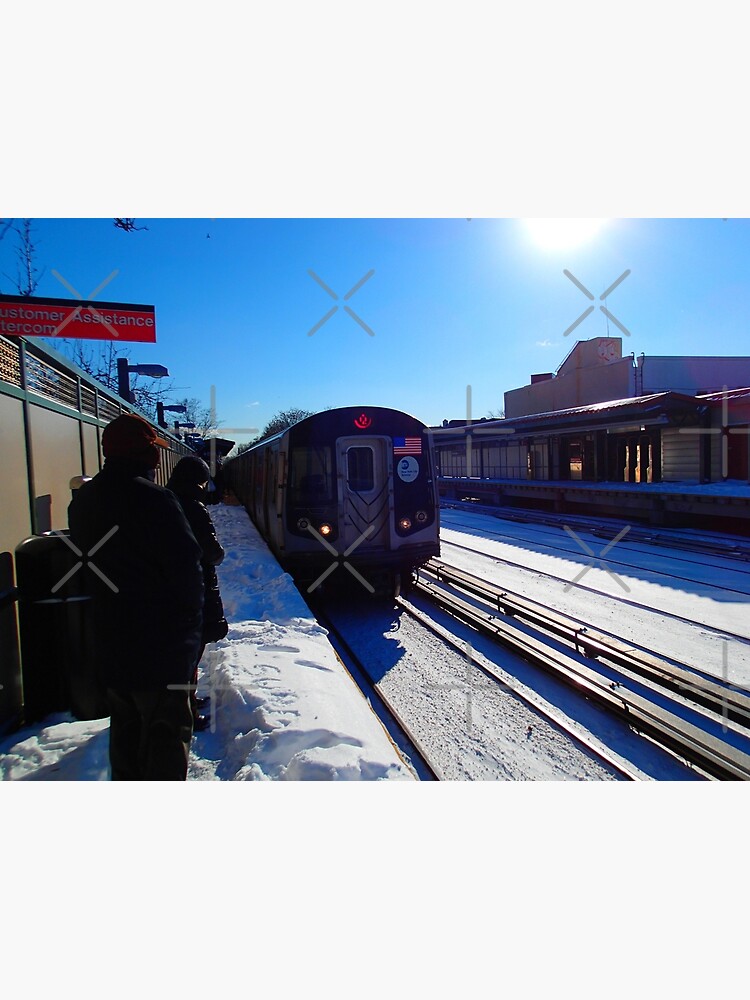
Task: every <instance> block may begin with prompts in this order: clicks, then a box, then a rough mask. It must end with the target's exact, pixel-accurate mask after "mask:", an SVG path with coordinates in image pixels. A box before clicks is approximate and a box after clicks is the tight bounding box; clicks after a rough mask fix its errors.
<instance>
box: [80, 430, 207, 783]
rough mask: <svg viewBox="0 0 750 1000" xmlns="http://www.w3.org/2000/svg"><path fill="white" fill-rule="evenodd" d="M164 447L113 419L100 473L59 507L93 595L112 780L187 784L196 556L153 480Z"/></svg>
mask: <svg viewBox="0 0 750 1000" xmlns="http://www.w3.org/2000/svg"><path fill="white" fill-rule="evenodd" d="M165 447H168V444H167V442H166V441H164V440H163V439H162V438H160V437H159V436H158V435H157V432H156V430H155V428H154V427H152V426H151V424H149V423H148V421H146V420H144V419H143V418H141V417H138V416H136V415H135V414H123V415H122V416H119V417H117V418H116V419H115V420H113V421H112V422H111V423H109V424H108V425H107V426H106V427H105V428H104V432H103V434H102V450H103V452H104V457H105V462H104V467H103V469H102V471H101V472H100V473H99V474H98V475H96V476H94V478H93V479H92V480H90V481H89V482H87V483H84V484H83V485H82V486H81V487H80V489H78V490H77V491H76V492H75V494H74V497H73V500H72V501H71V503H70V506H69V507H68V523H69V525H70V539H71V541H72V542H73V543H74V544H75V545H77V546H78V548H79V549H80V550H81V552H82V553H84V560H85V562H86V564H87V565H86V572H87V578H88V580H89V582H90V592H91V594H92V596H93V611H92V613H93V617H94V635H95V641H96V654H97V659H98V661H99V665H100V670H101V672H102V675H103V677H104V679H105V682H106V686H107V700H108V703H109V709H110V743H109V758H110V765H111V770H112V779H113V780H115V781H118V780H176V781H184V780H185V779H186V777H187V764H188V754H189V751H190V742H191V739H192V733H193V726H192V722H193V719H192V712H191V709H190V700H189V685H190V680H191V676H192V671H193V667H194V664H195V658H196V656H197V655H198V651H199V649H200V648H201V642H202V624H203V620H202V609H203V570H202V567H201V555H202V553H201V548H200V545H199V544H198V542H197V541H196V539H195V536H194V535H193V532H192V531H191V529H190V525H189V524H188V521H187V518H186V517H185V515H184V513H183V511H182V508H181V507H180V504H179V503H178V501H177V499H176V498H175V497H174V495H173V494H172V493H171V492H170V491H169V490H167V489H165V488H164V487H162V486H158V485H157V484H156V483H155V482H154V481H153V480H154V478H155V471H154V470H155V469H156V467H157V465H158V464H159V457H160V449H161V448H165Z"/></svg>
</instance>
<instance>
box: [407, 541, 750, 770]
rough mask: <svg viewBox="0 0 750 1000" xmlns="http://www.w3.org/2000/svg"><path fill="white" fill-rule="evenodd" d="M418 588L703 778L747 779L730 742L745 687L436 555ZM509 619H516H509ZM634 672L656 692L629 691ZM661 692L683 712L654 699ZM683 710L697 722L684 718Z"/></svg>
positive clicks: (749, 715) (744, 756)
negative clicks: (557, 644)
mask: <svg viewBox="0 0 750 1000" xmlns="http://www.w3.org/2000/svg"><path fill="white" fill-rule="evenodd" d="M417 589H418V591H419V592H420V593H422V594H424V595H426V596H428V597H429V598H430V599H431V600H432V601H434V602H435V603H437V604H438V605H439V606H441V607H442V608H444V609H445V610H446V611H448V612H449V613H450V614H451V615H453V616H455V617H456V618H458V619H460V620H462V621H464V622H466V623H467V624H469V625H471V626H472V627H473V628H476V629H478V630H479V631H481V632H482V633H484V634H486V635H489V636H491V637H492V638H493V639H495V640H496V641H498V642H500V643H502V644H503V645H504V646H506V647H509V648H511V649H512V650H513V652H514V653H516V654H517V655H520V656H522V657H523V658H524V659H526V660H527V661H530V662H532V663H534V664H536V665H537V666H539V667H542V668H543V669H545V670H546V671H548V672H549V673H551V674H553V675H554V676H556V677H557V678H558V679H560V680H562V681H564V682H565V683H567V684H569V685H572V686H573V687H575V688H576V689H577V690H579V691H580V692H581V693H582V694H583V695H584V696H585V697H586V698H588V699H589V700H591V701H593V702H596V703H597V704H599V705H601V706H603V707H604V708H606V709H607V710H609V711H610V712H612V713H614V714H615V715H617V716H619V717H620V718H622V719H623V720H625V721H626V722H627V724H628V725H629V726H630V727H631V728H632V729H634V730H636V731H638V732H640V733H642V734H643V735H645V736H648V737H649V738H650V739H652V740H653V741H654V742H656V743H658V744H660V745H662V746H663V747H665V748H666V749H668V750H670V751H671V752H672V753H674V754H676V755H677V756H679V757H680V758H682V759H683V760H686V761H688V762H689V763H690V764H691V765H693V766H694V767H695V768H697V769H699V770H700V771H701V772H702V773H703V774H705V775H706V776H707V777H711V778H715V779H719V780H743V781H744V780H750V754H749V753H746V752H745V751H744V750H743V749H740V748H739V747H738V746H736V745H733V742H732V741H734V743H735V744H736V743H745V742H747V736H748V727H749V726H750V698H748V695H747V693H746V692H744V691H738V690H735V689H733V688H732V687H731V686H729V685H724V684H721V683H719V682H718V681H715V680H711V679H708V678H704V677H701V676H700V675H698V674H696V673H694V672H693V671H690V670H689V669H688V668H686V667H680V666H676V665H674V664H672V663H670V662H668V661H665V660H660V659H659V658H658V657H655V656H652V655H650V654H647V653H645V652H643V651H640V650H637V649H634V648H633V647H632V646H627V645H626V644H625V643H622V642H620V641H619V640H617V639H614V638H613V637H611V636H607V635H605V634H603V633H599V632H595V631H594V630H592V629H590V628H589V627H588V626H586V625H582V624H581V623H580V622H575V621H573V620H571V619H567V618H565V617H563V616H562V615H558V614H556V613H554V612H551V611H549V609H548V608H546V607H544V606H542V605H539V604H535V603H534V602H532V601H529V600H527V599H525V598H523V597H522V596H521V595H519V594H513V593H511V592H509V591H507V590H505V589H502V588H499V587H496V586H493V585H491V584H489V583H487V582H486V581H484V580H482V579H481V578H479V577H476V576H473V575H472V574H469V573H466V572H465V571H463V570H460V569H458V568H455V567H452V566H449V565H447V564H446V563H444V562H442V561H441V560H431V561H430V562H429V563H427V564H426V566H424V567H423V568H422V570H421V571H420V576H419V580H418V582H417ZM515 619H518V620H519V621H522V622H523V626H521V625H518V624H515ZM530 629H531V630H533V631H530ZM550 638H552V639H553V640H558V641H560V640H562V642H564V643H567V644H569V645H570V646H572V649H573V652H572V654H568V653H565V652H562V651H560V650H559V649H555V648H554V647H553V646H551V645H550ZM594 658H596V659H594ZM597 659H598V660H601V661H602V662H606V663H608V664H610V665H611V667H612V668H615V669H617V670H618V671H620V672H621V674H622V681H613V680H612V677H611V674H610V675H608V674H607V673H605V672H604V671H603V670H601V669H597V668H596V660H597ZM634 678H636V679H637V680H638V681H639V682H642V683H643V684H645V685H646V687H647V688H651V689H652V690H654V691H657V692H660V695H659V696H655V697H654V698H653V700H652V698H651V697H646V696H644V695H643V694H640V693H639V692H638V691H634V690H632V688H633V686H641V683H638V684H636V685H633V683H632V681H633V679H634ZM665 698H666V699H671V700H672V701H673V702H674V708H675V709H678V708H679V709H680V710H681V711H682V713H683V714H682V715H681V714H678V711H672V710H671V709H670V708H666V707H664V706H663V705H660V704H658V702H659V700H662V701H663V700H664V699H665ZM678 702H682V703H683V704H681V705H678ZM686 705H687V706H689V707H688V708H687V711H686V708H685V706H686ZM685 714H689V715H692V716H694V717H695V720H696V721H694V722H691V721H690V720H689V719H686V718H684V717H683V716H684V715H685ZM704 726H705V728H704ZM718 728H721V730H722V732H723V733H728V732H731V734H732V736H731V737H730V738H729V739H722V738H721V737H720V736H717V735H715V733H712V732H711V731H710V730H711V729H714V730H716V729H718ZM748 746H750V744H748Z"/></svg>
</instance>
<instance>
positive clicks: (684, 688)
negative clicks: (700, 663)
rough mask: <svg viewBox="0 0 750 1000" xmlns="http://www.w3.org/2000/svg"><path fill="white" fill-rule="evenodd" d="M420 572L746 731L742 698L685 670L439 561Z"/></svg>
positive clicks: (746, 698) (749, 704) (749, 708)
mask: <svg viewBox="0 0 750 1000" xmlns="http://www.w3.org/2000/svg"><path fill="white" fill-rule="evenodd" d="M423 570H424V571H426V572H428V573H430V574H431V575H432V576H434V577H435V579H438V580H442V581H443V582H445V583H447V584H449V585H451V586H455V587H459V588H460V589H461V590H464V591H466V592H467V593H470V594H473V595H475V596H476V597H479V598H480V599H482V600H484V601H486V602H487V603H488V604H490V605H491V606H492V607H493V608H494V609H496V610H498V611H500V612H501V613H503V614H506V615H508V616H510V617H513V618H519V619H521V620H523V621H526V622H528V623H529V624H530V625H531V626H532V627H534V628H537V629H540V630H542V631H545V632H549V633H550V634H552V635H555V636H557V637H558V638H561V639H563V640H565V641H567V642H569V643H570V644H571V645H572V646H573V647H574V648H575V649H576V651H577V652H579V653H581V654H582V655H583V656H586V657H589V658H592V659H602V660H606V661H608V662H611V663H614V664H615V665H616V666H618V667H620V668H622V669H625V670H629V671H631V672H632V673H634V674H637V675H638V676H640V677H643V678H644V679H646V680H648V681H650V682H651V683H654V684H657V685H659V686H660V687H662V688H666V689H667V690H669V691H672V692H674V693H676V694H679V695H681V696H682V697H685V698H688V699H690V700H691V701H693V702H695V703H696V704H698V705H700V706H701V707H702V708H706V709H708V710H709V711H713V712H716V714H717V715H721V716H722V718H723V719H725V720H731V721H733V722H736V723H738V724H739V725H741V726H744V727H745V728H750V693H748V692H745V691H743V690H740V689H737V688H735V687H732V686H731V685H727V684H721V683H720V682H719V681H716V680H711V679H709V678H705V677H700V676H699V675H698V674H696V673H695V671H693V670H691V669H690V668H689V667H688V666H686V665H685V664H679V665H675V664H673V663H670V662H669V661H668V660H665V659H663V658H661V657H658V656H655V655H653V654H652V653H646V652H644V651H642V650H637V649H634V648H633V646H632V645H629V644H628V643H625V642H623V641H622V640H620V639H616V638H615V637H614V636H609V635H607V634H605V633H603V632H598V631H596V630H595V629H593V628H591V627H590V626H589V625H586V624H582V623H581V622H578V621H576V620H574V619H572V618H568V617H566V616H564V615H560V614H557V613H556V612H554V611H550V610H549V609H548V608H547V607H545V606H544V605H542V604H539V603H537V602H536V601H532V600H529V599H528V598H526V597H522V596H521V595H520V594H517V593H514V592H513V591H509V590H506V589H505V588H501V587H496V586H493V585H492V584H489V583H487V582H486V581H485V580H483V579H482V578H481V577H478V576H475V575H474V574H472V573H467V572H466V571H465V570H462V569H459V568H458V567H455V566H450V565H449V564H448V563H445V562H443V561H442V560H439V559H431V560H430V561H429V562H428V563H427V564H426V565H425V566H424V567H423Z"/></svg>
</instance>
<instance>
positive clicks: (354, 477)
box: [346, 447, 375, 493]
mask: <svg viewBox="0 0 750 1000" xmlns="http://www.w3.org/2000/svg"><path fill="white" fill-rule="evenodd" d="M346 479H347V486H348V487H349V489H350V490H354V492H355V493H369V492H370V491H371V490H373V489H375V453H374V451H373V450H372V448H369V447H364V448H361V447H358V448H348V449H347V452H346Z"/></svg>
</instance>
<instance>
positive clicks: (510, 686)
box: [308, 597, 647, 781]
mask: <svg viewBox="0 0 750 1000" xmlns="http://www.w3.org/2000/svg"><path fill="white" fill-rule="evenodd" d="M308 601H309V597H308ZM396 604H397V605H398V607H400V608H401V609H402V610H403V611H405V612H406V613H407V614H409V615H411V617H413V618H415V619H416V620H417V621H418V622H419V623H420V624H421V625H422V626H424V627H425V628H427V629H429V630H430V631H431V632H433V633H434V634H435V635H437V636H438V637H439V638H440V639H441V640H442V641H443V642H444V643H446V644H447V645H449V646H451V647H452V648H453V649H455V650H456V651H457V652H459V653H460V654H461V655H462V656H465V653H466V642H465V641H464V640H462V639H461V638H460V637H458V636H456V635H454V634H452V633H451V632H449V631H448V630H447V629H445V628H443V627H442V626H441V625H439V624H438V623H437V622H435V621H434V620H433V619H431V618H430V617H429V616H428V615H425V614H424V613H423V612H421V611H420V610H419V609H418V608H416V607H415V606H414V605H413V604H411V602H410V601H408V600H406V599H404V598H403V597H398V598H396ZM314 613H315V616H316V620H317V621H319V622H320V623H321V624H322V625H323V626H324V627H325V628H326V629H327V630H328V633H329V639H330V640H331V644H332V646H333V648H334V650H336V652H337V654H338V655H339V658H340V659H341V660H342V663H343V664H344V667H345V668H346V669H347V670H348V671H349V673H350V674H352V676H353V678H354V680H355V682H356V683H357V684H358V685H359V687H360V688H361V689H362V690H363V692H364V693H365V694H366V695H367V697H368V698H369V699H370V701H371V703H373V702H375V705H374V706H373V707H375V708H377V709H378V714H379V715H380V716H381V721H382V717H383V711H384V712H385V713H386V714H387V716H389V718H390V720H391V721H390V723H389V724H388V725H387V726H386V728H388V729H390V730H391V733H390V734H389V735H391V738H392V739H393V740H394V742H396V743H397V745H398V743H400V744H401V747H400V749H401V751H402V754H403V753H405V754H406V756H407V757H408V758H409V759H410V760H411V762H412V764H413V765H416V766H415V770H416V771H417V772H418V775H419V777H422V778H425V777H427V779H428V780H438V781H443V780H446V776H445V774H444V773H443V771H442V769H441V767H440V765H439V764H438V763H436V762H435V761H434V760H433V759H432V757H431V754H430V751H429V749H428V748H427V747H426V746H425V745H424V743H423V741H422V740H420V738H419V737H418V736H417V735H416V734H415V733H414V730H413V727H411V726H410V725H409V723H408V721H407V720H406V719H404V717H403V715H402V714H401V713H400V712H399V711H398V709H397V708H396V707H395V706H394V705H393V703H392V702H391V700H390V699H389V698H388V696H387V695H386V694H385V693H384V691H383V689H382V686H381V685H380V684H379V683H377V682H374V681H373V680H372V678H371V676H370V674H369V672H368V669H367V665H366V664H365V663H364V661H363V660H362V659H361V658H360V657H359V656H358V655H357V653H356V652H355V651H354V650H353V649H352V647H351V645H350V644H349V643H348V641H347V640H346V638H345V637H344V635H343V634H342V633H341V631H340V630H339V628H338V627H337V626H336V623H335V622H334V621H333V620H332V619H331V617H330V616H329V615H328V614H327V613H326V611H325V609H324V608H323V607H321V606H319V605H318V604H317V602H316V606H315V609H314ZM471 664H472V666H473V667H474V668H476V669H478V670H480V671H481V672H482V673H484V674H485V675H486V676H487V677H490V678H491V679H492V680H493V681H495V682H496V683H499V684H500V685H502V686H503V687H504V688H505V689H506V690H507V691H509V692H511V693H512V694H513V695H514V696H515V697H516V698H518V699H519V700H521V701H523V702H524V703H526V704H527V705H528V706H530V708H532V709H533V711H534V713H535V714H536V715H537V716H540V717H542V718H543V719H544V720H545V722H547V723H548V724H550V725H552V726H554V727H556V728H557V729H559V730H560V731H562V732H563V733H565V734H566V735H567V736H568V737H569V738H570V739H571V740H573V741H574V742H575V743H577V744H578V745H579V746H581V747H582V748H583V749H584V751H585V752H586V753H588V754H590V755H591V756H593V757H595V758H597V759H598V760H599V761H601V762H602V763H603V764H605V765H606V766H607V767H609V768H611V769H612V770H613V771H615V772H616V773H618V774H620V775H621V776H622V777H623V778H625V779H626V780H628V781H641V780H645V779H646V777H647V776H646V775H645V774H644V773H643V772H642V771H640V770H639V769H638V768H636V767H633V766H632V765H631V764H630V763H629V761H627V760H626V759H625V758H624V757H623V756H622V755H620V754H618V753H616V752H615V751H613V750H611V749H610V748H608V747H606V746H605V745H604V744H603V743H602V742H601V741H600V740H598V739H597V738H596V737H594V736H592V735H591V734H589V733H587V732H586V731H585V730H584V729H583V728H582V727H579V726H577V725H576V724H575V723H573V722H572V721H571V720H569V719H567V718H566V717H565V716H564V715H563V714H562V713H561V712H560V711H558V710H556V709H554V708H552V707H551V706H549V705H548V703H547V702H546V701H545V700H544V699H543V698H542V697H541V696H539V695H537V694H536V693H535V692H532V691H530V690H529V689H527V688H526V687H525V685H523V684H521V683H520V682H517V681H515V679H514V678H512V677H511V676H510V675H508V674H505V672H504V671H501V670H500V669H499V668H498V667H497V666H496V665H495V664H493V663H492V662H491V661H489V660H487V659H486V658H485V657H483V656H482V655H481V654H480V653H478V652H477V651H473V652H472V655H471ZM384 724H385V723H384ZM394 730H395V732H394ZM394 736H397V737H398V739H395V738H394ZM404 744H405V747H404ZM415 754H416V757H417V760H415ZM419 772H422V773H419Z"/></svg>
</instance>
